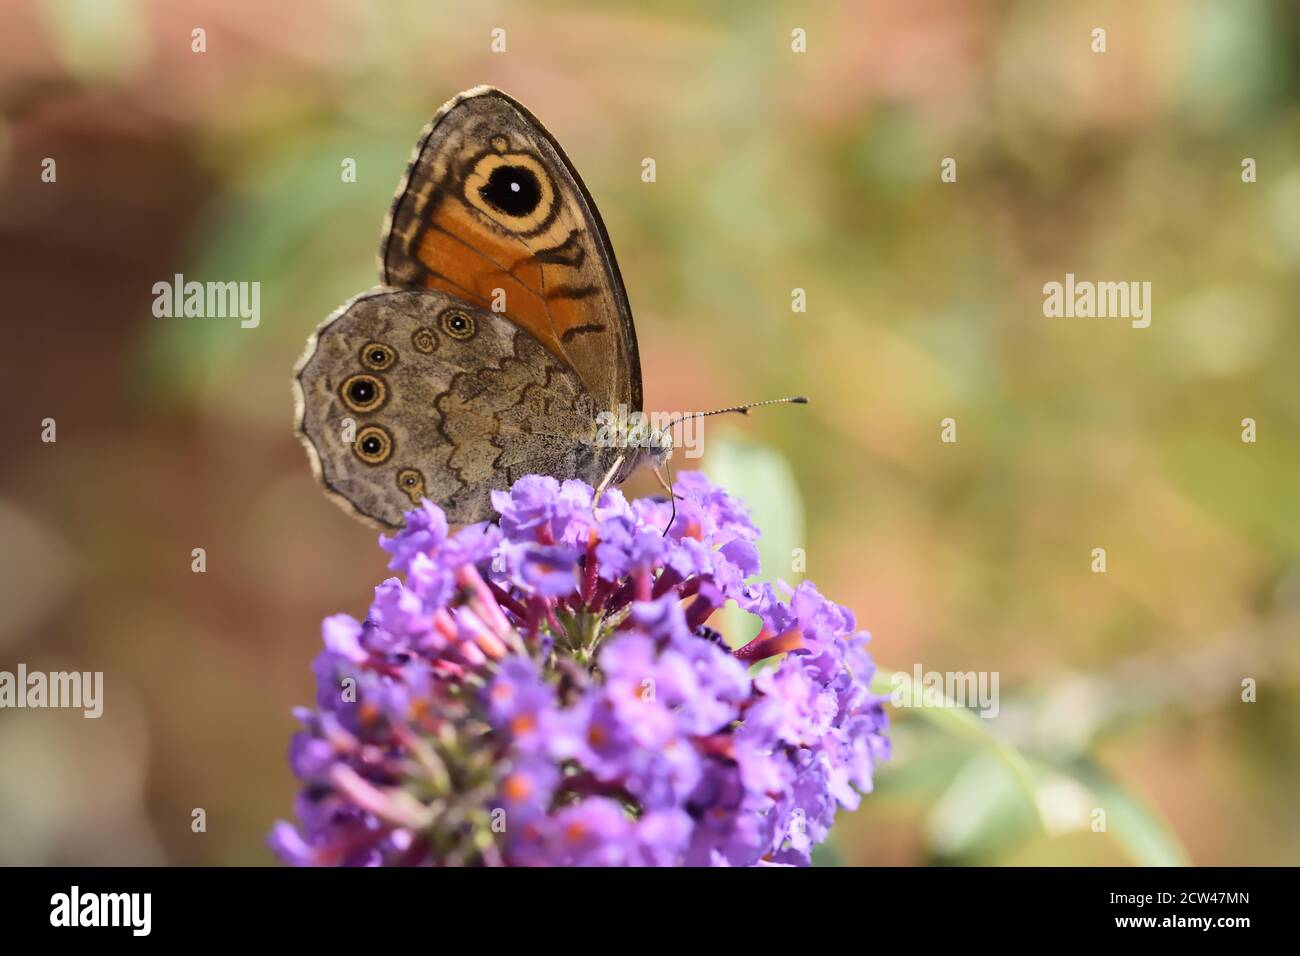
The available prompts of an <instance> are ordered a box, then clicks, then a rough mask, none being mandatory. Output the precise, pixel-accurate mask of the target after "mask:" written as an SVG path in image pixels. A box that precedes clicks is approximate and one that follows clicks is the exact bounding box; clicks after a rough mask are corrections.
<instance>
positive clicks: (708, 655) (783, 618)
mask: <svg viewBox="0 0 1300 956" xmlns="http://www.w3.org/2000/svg"><path fill="white" fill-rule="evenodd" d="M675 491H676V494H677V495H678V496H679V500H678V501H677V507H676V517H675V518H671V515H672V510H671V507H670V505H669V503H668V502H665V501H656V500H650V499H641V500H638V501H635V502H632V503H629V502H628V501H627V500H626V499H625V498H624V497H623V496H622V494H621V493H620V492H618V491H617V490H610V491H608V492H606V493H605V494H604V495H603V496H602V498H601V501H600V504H599V507H597V508H596V509H595V512H594V514H593V510H592V489H591V487H590V486H588V485H586V484H585V483H583V482H579V481H566V482H564V483H563V484H561V483H559V482H557V481H555V480H554V479H551V478H543V477H527V478H523V479H521V480H520V481H519V482H518V483H517V484H515V486H514V487H513V488H512V489H511V490H510V491H509V492H497V493H494V494H493V497H492V503H493V507H494V508H495V510H496V511H498V512H499V519H498V521H497V522H495V523H484V524H480V525H472V526H469V527H466V528H464V529H462V530H460V531H458V532H456V533H454V534H449V533H448V527H447V523H446V520H445V518H444V516H443V514H442V512H441V511H440V510H439V509H438V508H437V506H435V505H433V504H431V503H429V502H427V501H426V502H425V503H424V505H423V507H422V508H420V509H416V510H414V511H411V512H410V513H408V515H407V518H406V525H405V528H404V530H402V531H401V532H400V533H398V534H397V535H395V536H394V537H391V538H381V539H380V544H381V546H382V547H383V548H384V549H385V550H386V551H388V552H389V554H390V555H391V556H392V560H391V563H390V565H389V566H390V568H392V569H393V570H395V571H400V572H402V573H403V574H404V575H405V580H404V581H403V580H400V579H398V578H391V579H389V580H387V581H385V582H384V583H383V584H381V585H379V587H377V588H376V589H375V600H374V603H373V604H372V605H371V608H370V613H369V616H368V617H367V618H366V620H365V621H364V622H360V621H356V620H354V619H352V618H351V617H348V616H346V615H337V616H335V617H331V618H328V619H327V620H326V621H325V622H324V628H323V630H324V640H325V650H324V652H323V653H322V654H321V655H320V657H319V658H318V659H317V660H316V662H315V668H314V669H315V675H316V679H317V683H318V691H317V700H316V709H315V710H309V709H301V710H299V711H298V712H297V716H298V718H299V719H300V721H301V723H302V726H303V729H302V731H301V732H299V733H298V734H297V735H296V736H295V737H294V739H293V742H292V745H291V748H290V763H291V765H292V768H293V771H294V773H295V774H296V775H297V776H298V778H299V779H300V780H301V781H302V789H301V792H300V794H299V797H298V801H297V810H298V816H299V818H300V826H298V827H294V826H292V825H290V824H288V823H283V822H282V823H279V824H277V825H276V827H275V828H274V830H273V831H272V833H271V838H270V842H271V845H272V847H273V849H274V850H275V851H276V852H277V853H278V854H279V855H280V857H281V858H282V859H284V860H285V861H287V862H291V863H296V864H306V865H331V864H345V865H418V864H434V865H468V864H486V865H515V866H519V865H647V866H672V865H689V866H695V865H720V866H725V865H731V866H750V865H761V864H807V863H808V862H809V860H810V851H811V848H812V847H813V845H814V844H816V843H818V842H820V841H822V840H824V839H825V838H826V836H827V832H828V830H829V828H830V826H831V824H832V822H833V821H834V819H835V814H836V811H837V809H838V808H839V807H845V808H849V809H853V808H855V807H857V805H858V803H859V800H860V794H861V793H864V792H867V791H869V790H870V789H871V783H872V769H873V766H874V764H875V763H876V761H878V760H880V759H883V758H884V757H885V756H887V752H888V744H887V741H886V739H885V736H884V730H885V726H886V718H885V714H884V711H883V707H882V704H883V698H880V697H876V696H873V695H872V694H871V693H870V692H869V690H868V683H869V681H870V679H871V676H872V672H873V669H874V666H873V664H872V662H871V659H870V657H869V656H868V655H867V652H866V649H865V644H866V642H867V635H866V634H864V633H860V632H857V631H856V630H855V625H854V619H853V616H852V614H851V613H850V612H849V611H847V610H846V609H844V608H842V607H839V606H838V605H836V604H833V603H831V602H830V601H828V600H826V599H825V598H823V597H822V596H821V595H820V594H819V593H818V592H817V590H816V588H815V587H813V585H812V584H811V583H808V582H804V583H803V584H801V585H800V586H799V587H798V588H796V589H794V590H793V591H791V590H790V589H789V588H788V587H784V586H782V587H781V588H780V589H777V588H774V587H772V586H771V585H768V584H766V583H762V584H747V583H746V582H747V580H749V579H750V578H752V577H753V576H754V575H755V574H756V573H757V572H758V570H759V561H758V552H757V550H756V548H755V544H754V542H755V541H756V539H757V538H758V530H757V529H756V528H755V527H754V525H753V524H752V523H751V522H750V519H749V516H748V514H747V513H746V511H745V509H744V508H743V507H742V506H741V505H740V504H739V503H738V502H737V501H736V500H735V499H733V498H732V497H730V496H729V495H728V494H726V493H725V492H724V491H722V490H721V489H719V488H717V487H715V486H713V485H711V484H710V483H709V482H708V481H707V479H705V478H704V477H703V476H702V475H699V474H683V475H681V476H679V478H678V481H677V484H676V488H675ZM670 518H671V520H672V524H671V527H668V523H669V521H670ZM665 527H668V531H667V533H666V534H665V533H664V529H665ZM728 601H732V602H735V604H736V605H738V606H739V607H741V608H743V609H744V610H745V611H747V612H749V613H750V614H752V615H755V616H756V617H757V618H758V619H759V620H760V621H761V625H762V626H761V630H760V631H759V634H758V636H757V637H756V638H755V639H754V640H752V641H750V642H749V643H747V644H745V645H744V646H743V647H741V648H739V649H737V650H734V651H733V650H731V649H730V648H729V647H728V646H727V644H726V642H725V641H724V640H723V639H722V637H721V635H720V634H719V633H718V632H717V631H716V630H714V629H713V628H712V627H710V624H709V622H710V621H711V620H714V615H715V614H716V612H718V610H719V609H720V608H722V607H723V605H724V604H725V603H726V602H728ZM780 655H784V656H783V657H780ZM778 658H779V662H778ZM769 659H772V660H769ZM760 662H767V664H766V666H755V665H757V664H759V663H760Z"/></svg>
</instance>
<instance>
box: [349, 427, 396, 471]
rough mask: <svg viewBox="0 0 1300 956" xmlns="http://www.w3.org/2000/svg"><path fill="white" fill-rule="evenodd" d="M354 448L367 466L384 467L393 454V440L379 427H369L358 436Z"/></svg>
mask: <svg viewBox="0 0 1300 956" xmlns="http://www.w3.org/2000/svg"><path fill="white" fill-rule="evenodd" d="M353 448H354V449H355V451H356V454H357V457H358V458H360V459H361V460H362V461H363V462H365V463H366V464H367V465H382V464H383V463H384V462H386V461H387V460H388V459H389V456H391V455H392V454H393V438H392V436H391V435H389V434H388V432H387V430H385V429H384V428H382V427H380V426H379V425H367V426H366V427H365V428H363V429H361V431H360V433H359V434H358V435H357V442H356V445H354V446H353Z"/></svg>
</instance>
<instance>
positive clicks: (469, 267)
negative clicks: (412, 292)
mask: <svg viewBox="0 0 1300 956" xmlns="http://www.w3.org/2000/svg"><path fill="white" fill-rule="evenodd" d="M380 259H381V262H380V273H381V281H382V282H383V283H385V284H386V285H389V286H400V287H407V288H430V289H438V290H440V291H442V292H445V293H447V294H449V295H452V296H455V297H456V298H459V299H461V300H463V301H464V302H466V303H468V304H471V305H474V306H477V307H479V308H482V309H488V310H495V311H498V312H501V313H502V314H504V315H505V316H506V318H508V319H509V320H510V321H511V322H513V323H514V324H515V325H517V326H518V327H519V328H521V329H523V330H524V331H526V332H527V333H529V334H530V335H531V336H532V337H533V338H535V339H536V340H537V341H538V342H539V343H540V344H541V345H542V346H543V347H544V348H545V349H546V350H547V351H548V352H550V353H551V355H553V356H554V357H555V358H557V359H559V360H560V361H561V362H563V363H564V364H565V365H567V366H568V367H569V368H571V369H572V370H573V371H574V372H575V373H576V374H577V375H578V377H579V378H580V379H581V380H582V382H583V384H584V385H585V386H586V388H587V391H588V392H589V393H590V394H591V396H592V399H593V400H594V401H595V403H596V405H597V407H599V408H602V409H611V410H614V409H617V408H618V406H619V405H620V404H621V405H624V406H626V407H627V408H628V409H629V410H630V411H639V410H640V409H641V401H642V399H641V367H640V360H639V358H638V355H637V345H636V331H635V329H634V328H633V325H632V314H631V311H630V309H629V307H628V303H627V294H626V292H625V291H624V289H623V281H622V278H621V277H620V275H619V271H618V265H617V264H616V262H615V261H614V254H613V251H612V250H611V248H610V244H609V239H608V236H607V235H606V232H605V227H604V224H603V223H602V222H601V219H600V215H599V213H598V212H597V211H596V207H595V204H594V203H593V202H592V200H591V197H590V196H589V195H588V193H587V190H586V188H585V187H584V186H583V184H582V181H581V180H580V179H579V178H578V175H577V173H576V172H575V171H574V169H573V167H572V165H571V164H570V163H569V161H568V158H567V157H566V156H565V155H564V152H563V151H562V150H561V149H560V147H559V145H558V144H557V143H556V142H555V140H554V138H553V137H552V136H551V135H550V134H549V133H548V132H547V131H546V130H545V129H544V128H543V127H542V125H541V124H540V123H539V122H538V121H537V120H536V118H534V117H533V116H532V115H531V114H530V113H529V112H528V111H527V110H525V109H524V108H523V107H522V106H520V105H519V104H518V103H517V102H515V101H514V100H513V99H511V98H510V97H508V96H506V95H505V94H504V93H501V92H500V91H499V90H494V89H491V88H488V87H478V88H476V89H474V90H470V91H468V92H466V93H462V94H461V95H460V96H458V97H456V98H455V99H454V100H452V101H451V102H450V103H448V104H447V105H446V106H444V107H443V108H442V109H441V110H440V111H439V112H438V115H437V116H435V117H434V119H433V121H432V122H431V123H430V124H429V127H428V128H427V129H426V131H425V133H424V135H423V136H422V137H421V139H420V141H419V144H418V145H417V147H416V150H415V153H414V155H413V157H412V160H411V164H410V166H409V168H408V170H407V174H406V176H405V178H404V179H403V181H402V183H401V185H400V187H399V189H398V193H397V198H396V199H395V200H394V203H393V208H392V211H391V213H390V214H389V222H388V226H387V228H386V229H385V234H384V238H383V241H382V244H381V247H380Z"/></svg>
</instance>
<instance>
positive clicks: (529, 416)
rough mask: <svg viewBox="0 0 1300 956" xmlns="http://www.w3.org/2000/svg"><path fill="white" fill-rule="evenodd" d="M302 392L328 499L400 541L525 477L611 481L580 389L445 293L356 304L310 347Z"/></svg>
mask: <svg viewBox="0 0 1300 956" xmlns="http://www.w3.org/2000/svg"><path fill="white" fill-rule="evenodd" d="M294 392H295V397H296V399H297V429H298V434H299V436H300V438H301V439H302V441H303V444H304V445H305V446H306V447H307V450H308V454H309V456H310V457H311V459H312V463H313V466H314V469H315V471H316V472H317V475H318V477H319V478H320V480H321V482H322V484H323V485H324V486H325V488H326V490H327V491H328V492H330V493H331V495H332V496H334V497H335V498H336V499H337V500H340V501H341V502H342V503H345V504H346V505H348V506H350V507H351V509H352V510H354V511H355V512H356V513H358V514H359V515H361V516H363V517H365V518H369V519H371V520H373V521H375V522H378V523H380V524H383V525H387V526H390V527H397V526H400V525H401V523H402V515H403V512H405V511H408V510H410V509H411V508H414V507H417V506H418V505H419V503H420V500H421V499H422V498H425V497H427V498H429V499H430V500H432V501H436V502H438V503H439V504H440V505H441V506H442V507H443V509H444V510H445V511H446V513H447V518H448V520H449V521H451V522H453V523H455V524H463V523H467V522H472V521H480V520H482V519H484V518H487V517H490V516H491V514H492V513H493V512H492V508H491V504H490V497H489V492H490V491H491V490H492V489H504V488H508V487H510V485H511V484H513V482H514V481H515V480H516V479H518V478H520V477H522V476H523V475H525V474H544V475H553V476H555V477H558V478H572V477H579V478H584V479H586V480H587V481H595V480H598V478H599V472H600V470H601V468H602V467H603V465H602V463H601V462H600V461H598V460H597V456H598V452H597V451H596V449H595V448H594V445H593V434H592V430H593V428H594V427H595V426H594V420H595V411H596V410H595V408H594V406H593V403H592V399H591V397H590V395H588V393H587V391H586V389H585V388H584V386H583V384H582V382H581V381H579V379H578V377H577V376H576V375H575V374H574V373H573V372H572V371H571V370H569V369H568V368H567V367H565V366H564V365H563V364H562V363H560V362H559V361H558V360H556V358H555V357H554V356H553V355H551V354H550V353H549V352H548V351H547V350H546V349H544V348H542V347H541V345H539V344H538V342H537V341H536V340H535V339H534V338H533V337H532V336H531V335H529V334H528V333H527V332H525V331H523V330H522V329H520V328H518V327H517V326H515V325H514V324H513V323H511V322H509V321H507V320H506V319H505V318H503V317H502V316H500V315H495V314H493V313H491V312H488V311H484V310H481V309H477V308H474V307H471V306H466V305H465V304H464V303H462V302H460V301H459V300H457V299H455V298H453V297H451V296H449V295H446V294H445V293H442V292H438V291H433V290H429V291H423V290H396V289H378V290H373V291H371V292H368V293H365V294H363V295H360V296H357V297H356V298H355V299H353V300H352V301H350V302H348V303H347V304H346V305H344V306H343V307H342V308H341V309H339V310H338V311H337V312H336V313H334V315H332V316H330V317H329V318H328V319H326V320H325V321H324V322H323V323H322V324H321V326H320V328H318V329H317V330H316V333H315V334H314V335H313V336H312V337H311V339H310V340H309V341H308V343H307V350H306V352H305V354H304V355H303V358H302V360H301V361H300V362H299V365H298V369H297V372H296V374H295V377H294Z"/></svg>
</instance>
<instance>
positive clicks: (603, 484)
mask: <svg viewBox="0 0 1300 956" xmlns="http://www.w3.org/2000/svg"><path fill="white" fill-rule="evenodd" d="M622 464H623V456H622V455H619V456H618V457H617V458H615V459H614V464H612V465H610V466H609V471H607V472H605V477H604V478H602V479H600V484H598V485H597V486H596V490H595V492H594V493H593V494H592V496H591V520H592V522H593V523H594V522H595V520H596V505H597V504H598V503H599V502H600V496H601V495H603V494H604V493H605V489H606V488H608V487H609V483H610V482H611V481H613V480H614V476H615V475H616V474H618V469H619V468H620V467H621V466H622Z"/></svg>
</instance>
